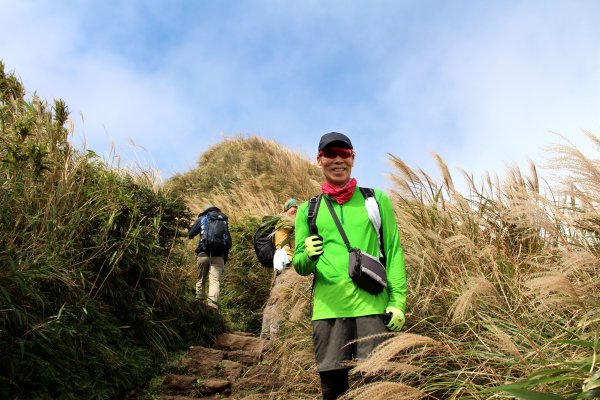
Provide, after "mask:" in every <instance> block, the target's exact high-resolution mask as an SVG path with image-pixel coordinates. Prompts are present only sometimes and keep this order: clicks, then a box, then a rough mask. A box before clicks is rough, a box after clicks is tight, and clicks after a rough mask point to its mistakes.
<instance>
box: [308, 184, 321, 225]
mask: <svg viewBox="0 0 600 400" xmlns="http://www.w3.org/2000/svg"><path fill="white" fill-rule="evenodd" d="M322 196H323V195H322V194H318V195H316V196H313V197H311V198H310V199H309V200H308V215H307V218H308V229H309V231H310V234H311V235H317V234H318V233H319V229H318V228H317V214H318V213H319V206H320V205H321V197H322Z"/></svg>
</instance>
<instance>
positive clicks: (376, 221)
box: [358, 187, 386, 267]
mask: <svg viewBox="0 0 600 400" xmlns="http://www.w3.org/2000/svg"><path fill="white" fill-rule="evenodd" d="M358 189H359V190H360V193H361V194H362V195H363V197H364V198H365V207H366V208H367V213H368V214H369V219H370V220H371V223H372V224H373V226H374V227H375V230H376V231H377V240H378V241H379V252H380V254H379V259H380V261H381V263H382V264H383V266H384V267H385V265H386V257H385V249H384V246H383V224H382V221H381V210H380V209H379V203H378V202H377V198H376V197H375V190H373V189H371V188H363V187H359V188H358ZM369 198H373V200H372V201H375V204H376V205H377V211H376V212H375V211H374V210H369ZM369 211H371V212H369ZM377 214H378V215H377ZM377 217H379V218H377Z"/></svg>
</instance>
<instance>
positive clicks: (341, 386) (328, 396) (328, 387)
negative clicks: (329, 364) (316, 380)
mask: <svg viewBox="0 0 600 400" xmlns="http://www.w3.org/2000/svg"><path fill="white" fill-rule="evenodd" d="M319 375H320V376H321V391H322V392H323V400H335V399H337V398H338V397H339V396H340V395H341V394H342V393H344V392H345V391H346V390H348V370H347V369H334V370H331V371H324V372H319Z"/></svg>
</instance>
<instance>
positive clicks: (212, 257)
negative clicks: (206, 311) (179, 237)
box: [188, 204, 232, 310]
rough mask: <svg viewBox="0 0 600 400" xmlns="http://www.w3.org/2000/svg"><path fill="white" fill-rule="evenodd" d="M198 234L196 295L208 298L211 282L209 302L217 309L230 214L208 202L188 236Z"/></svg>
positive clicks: (207, 299)
mask: <svg viewBox="0 0 600 400" xmlns="http://www.w3.org/2000/svg"><path fill="white" fill-rule="evenodd" d="M198 234H200V240H199V241H198V246H197V247H196V266H197V268H198V280H197V281H196V297H197V298H198V299H204V298H205V296H206V286H207V283H208V296H206V305H207V306H209V307H211V308H213V309H215V310H217V309H218V308H219V294H220V292H221V280H222V278H223V270H224V269H225V263H226V262H227V256H228V255H229V249H230V248H231V244H232V243H231V234H230V233H229V225H228V218H227V216H226V215H225V214H223V213H222V212H221V210H220V209H219V208H218V207H216V206H214V205H212V204H209V205H206V206H205V207H204V208H203V210H202V212H201V213H200V214H199V215H198V219H196V222H194V224H193V225H192V227H191V228H190V229H189V231H188V238H189V239H193V238H194V237H196V236H197V235H198Z"/></svg>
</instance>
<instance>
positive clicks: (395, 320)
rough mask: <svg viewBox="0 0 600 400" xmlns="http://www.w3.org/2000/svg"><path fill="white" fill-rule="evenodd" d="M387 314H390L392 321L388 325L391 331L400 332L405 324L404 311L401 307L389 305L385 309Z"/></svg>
mask: <svg viewBox="0 0 600 400" xmlns="http://www.w3.org/2000/svg"><path fill="white" fill-rule="evenodd" d="M385 313H386V314H388V313H389V314H390V315H391V317H390V322H388V323H387V325H386V327H387V328H388V329H389V330H390V331H394V332H399V331H400V329H402V327H403V326H404V313H403V312H402V311H400V309H399V308H396V307H392V306H389V307H388V308H386V309H385Z"/></svg>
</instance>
